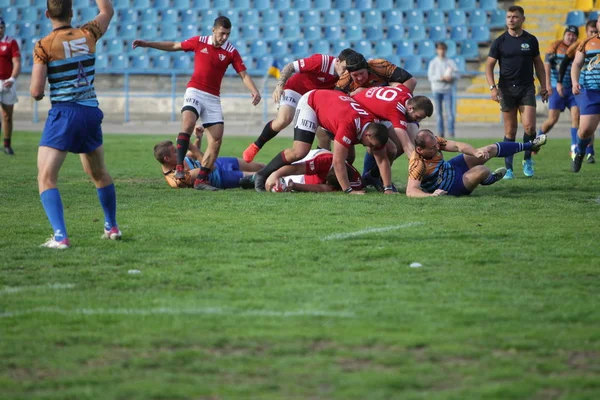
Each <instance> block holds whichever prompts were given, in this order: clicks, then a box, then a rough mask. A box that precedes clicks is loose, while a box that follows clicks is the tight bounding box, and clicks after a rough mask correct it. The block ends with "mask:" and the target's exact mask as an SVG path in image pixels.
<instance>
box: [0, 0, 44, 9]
mask: <svg viewBox="0 0 600 400" xmlns="http://www.w3.org/2000/svg"><path fill="white" fill-rule="evenodd" d="M44 4H45V3H44ZM8 7H10V0H0V8H8ZM44 7H45V5H44Z"/></svg>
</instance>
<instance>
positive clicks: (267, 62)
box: [254, 56, 283, 76]
mask: <svg viewBox="0 0 600 400" xmlns="http://www.w3.org/2000/svg"><path fill="white" fill-rule="evenodd" d="M271 65H273V57H272V56H262V57H257V58H256V61H255V62H254V69H255V71H256V72H255V73H256V74H257V75H262V76H264V75H265V74H266V73H267V71H268V70H269V68H271ZM281 67H282V68H283V66H281Z"/></svg>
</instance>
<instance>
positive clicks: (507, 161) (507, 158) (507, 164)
mask: <svg viewBox="0 0 600 400" xmlns="http://www.w3.org/2000/svg"><path fill="white" fill-rule="evenodd" d="M504 141H505V142H509V143H510V142H512V143H514V142H515V139H509V138H507V137H506V136H504ZM513 154H514V153H513ZM504 166H505V167H506V169H513V156H512V154H511V155H509V156H505V157H504Z"/></svg>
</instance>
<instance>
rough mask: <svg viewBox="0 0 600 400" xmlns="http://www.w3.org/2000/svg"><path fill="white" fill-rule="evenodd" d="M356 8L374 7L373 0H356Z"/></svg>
mask: <svg viewBox="0 0 600 400" xmlns="http://www.w3.org/2000/svg"><path fill="white" fill-rule="evenodd" d="M354 8H356V9H357V10H359V11H368V10H370V9H372V8H373V2H372V1H371V0H354Z"/></svg>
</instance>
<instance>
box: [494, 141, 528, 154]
mask: <svg viewBox="0 0 600 400" xmlns="http://www.w3.org/2000/svg"><path fill="white" fill-rule="evenodd" d="M496 148H497V149H498V154H496V157H508V156H512V155H513V154H515V153H519V152H521V151H523V150H531V142H529V143H515V142H496Z"/></svg>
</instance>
